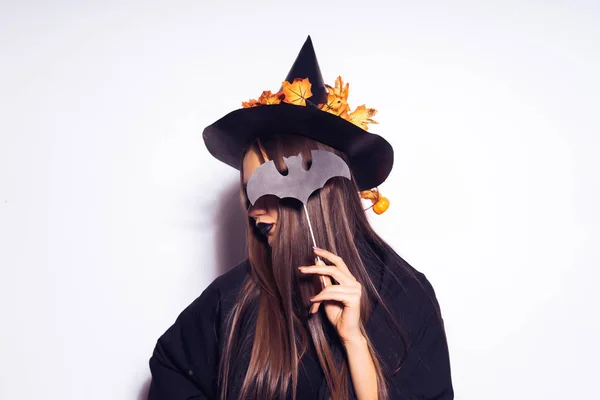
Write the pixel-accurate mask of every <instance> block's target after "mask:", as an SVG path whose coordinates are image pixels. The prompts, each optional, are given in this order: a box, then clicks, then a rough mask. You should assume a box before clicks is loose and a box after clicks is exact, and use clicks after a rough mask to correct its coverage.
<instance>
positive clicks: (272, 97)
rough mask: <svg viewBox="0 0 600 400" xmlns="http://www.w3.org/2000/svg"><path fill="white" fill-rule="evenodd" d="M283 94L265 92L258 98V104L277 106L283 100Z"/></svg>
mask: <svg viewBox="0 0 600 400" xmlns="http://www.w3.org/2000/svg"><path fill="white" fill-rule="evenodd" d="M283 98H284V94H283V92H277V93H271V91H270V90H265V91H264V92H262V94H261V95H260V97H259V98H258V103H259V104H279V103H281V100H283Z"/></svg>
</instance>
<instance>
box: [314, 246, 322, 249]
mask: <svg viewBox="0 0 600 400" xmlns="http://www.w3.org/2000/svg"><path fill="white" fill-rule="evenodd" d="M313 249H315V250H322V249H320V248H318V247H317V246H313Z"/></svg>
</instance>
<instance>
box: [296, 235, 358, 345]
mask: <svg viewBox="0 0 600 400" xmlns="http://www.w3.org/2000/svg"><path fill="white" fill-rule="evenodd" d="M314 249H315V253H316V254H317V255H318V256H321V257H323V258H325V259H327V260H329V261H331V262H332V263H333V264H334V265H324V264H323V265H321V264H319V265H310V266H301V267H298V269H299V270H300V271H301V272H302V273H305V274H320V275H328V276H330V277H332V278H333V279H335V280H336V281H337V282H338V283H339V285H330V286H327V287H326V288H325V289H323V290H322V291H321V293H319V294H317V295H316V296H313V297H311V298H310V301H311V302H313V303H315V304H316V308H315V309H314V310H313V313H314V312H317V311H318V309H319V304H320V303H321V302H322V301H325V305H324V307H325V314H326V315H327V318H328V319H329V322H331V324H332V325H333V326H334V327H335V329H336V330H337V333H338V335H339V336H340V339H341V340H342V342H348V341H353V340H356V339H358V338H361V337H362V333H361V331H360V298H361V295H362V286H361V284H360V283H359V282H358V281H357V280H356V279H355V278H354V276H352V274H351V273H350V271H349V270H348V267H347V266H346V264H345V263H344V260H342V258H341V257H339V256H337V255H335V254H333V253H331V252H329V251H327V250H323V249H319V248H317V247H315V248H314Z"/></svg>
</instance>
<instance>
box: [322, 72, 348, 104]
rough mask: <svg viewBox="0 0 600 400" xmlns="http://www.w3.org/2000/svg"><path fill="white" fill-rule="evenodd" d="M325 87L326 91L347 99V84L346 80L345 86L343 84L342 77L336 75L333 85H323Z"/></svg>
mask: <svg viewBox="0 0 600 400" xmlns="http://www.w3.org/2000/svg"><path fill="white" fill-rule="evenodd" d="M325 86H326V87H327V92H328V93H331V94H334V95H336V96H339V97H341V98H343V99H346V100H348V92H349V90H350V89H349V86H350V85H349V84H348V83H347V82H346V86H344V81H342V77H341V76H338V77H337V79H336V80H335V87H331V86H329V85H325Z"/></svg>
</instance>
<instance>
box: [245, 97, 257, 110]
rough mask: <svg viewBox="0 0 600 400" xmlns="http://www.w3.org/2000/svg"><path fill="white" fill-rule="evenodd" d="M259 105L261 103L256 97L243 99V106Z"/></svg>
mask: <svg viewBox="0 0 600 400" xmlns="http://www.w3.org/2000/svg"><path fill="white" fill-rule="evenodd" d="M259 105H260V104H258V101H256V99H252V100H248V101H242V107H244V108H251V107H257V106H259Z"/></svg>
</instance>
